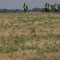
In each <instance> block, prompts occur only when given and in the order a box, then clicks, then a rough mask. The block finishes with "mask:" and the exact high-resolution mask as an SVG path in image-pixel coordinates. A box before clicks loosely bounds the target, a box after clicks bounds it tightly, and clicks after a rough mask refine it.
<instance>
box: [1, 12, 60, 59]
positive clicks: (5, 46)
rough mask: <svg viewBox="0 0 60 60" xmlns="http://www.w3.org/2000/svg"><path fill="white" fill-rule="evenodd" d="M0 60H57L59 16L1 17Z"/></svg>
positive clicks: (58, 51)
mask: <svg viewBox="0 0 60 60" xmlns="http://www.w3.org/2000/svg"><path fill="white" fill-rule="evenodd" d="M0 60H60V13H45V12H40V13H39V12H26V13H24V12H22V13H5V14H4V13H0Z"/></svg>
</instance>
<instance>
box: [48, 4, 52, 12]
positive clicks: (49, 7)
mask: <svg viewBox="0 0 60 60" xmlns="http://www.w3.org/2000/svg"><path fill="white" fill-rule="evenodd" d="M50 11H51V6H50V4H48V12H50Z"/></svg>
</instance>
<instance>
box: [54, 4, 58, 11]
mask: <svg viewBox="0 0 60 60" xmlns="http://www.w3.org/2000/svg"><path fill="white" fill-rule="evenodd" d="M58 9H59V6H58V4H56V3H55V5H54V10H55V12H58Z"/></svg>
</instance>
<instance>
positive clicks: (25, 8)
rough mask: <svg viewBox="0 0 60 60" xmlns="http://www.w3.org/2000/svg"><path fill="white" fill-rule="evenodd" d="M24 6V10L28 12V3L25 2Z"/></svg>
mask: <svg viewBox="0 0 60 60" xmlns="http://www.w3.org/2000/svg"><path fill="white" fill-rule="evenodd" d="M23 8H24V12H27V10H28V5H26V4H25V3H24V5H23Z"/></svg>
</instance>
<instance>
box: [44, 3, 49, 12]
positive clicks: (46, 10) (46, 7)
mask: <svg viewBox="0 0 60 60" xmlns="http://www.w3.org/2000/svg"><path fill="white" fill-rule="evenodd" d="M45 12H48V3H46V4H45Z"/></svg>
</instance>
